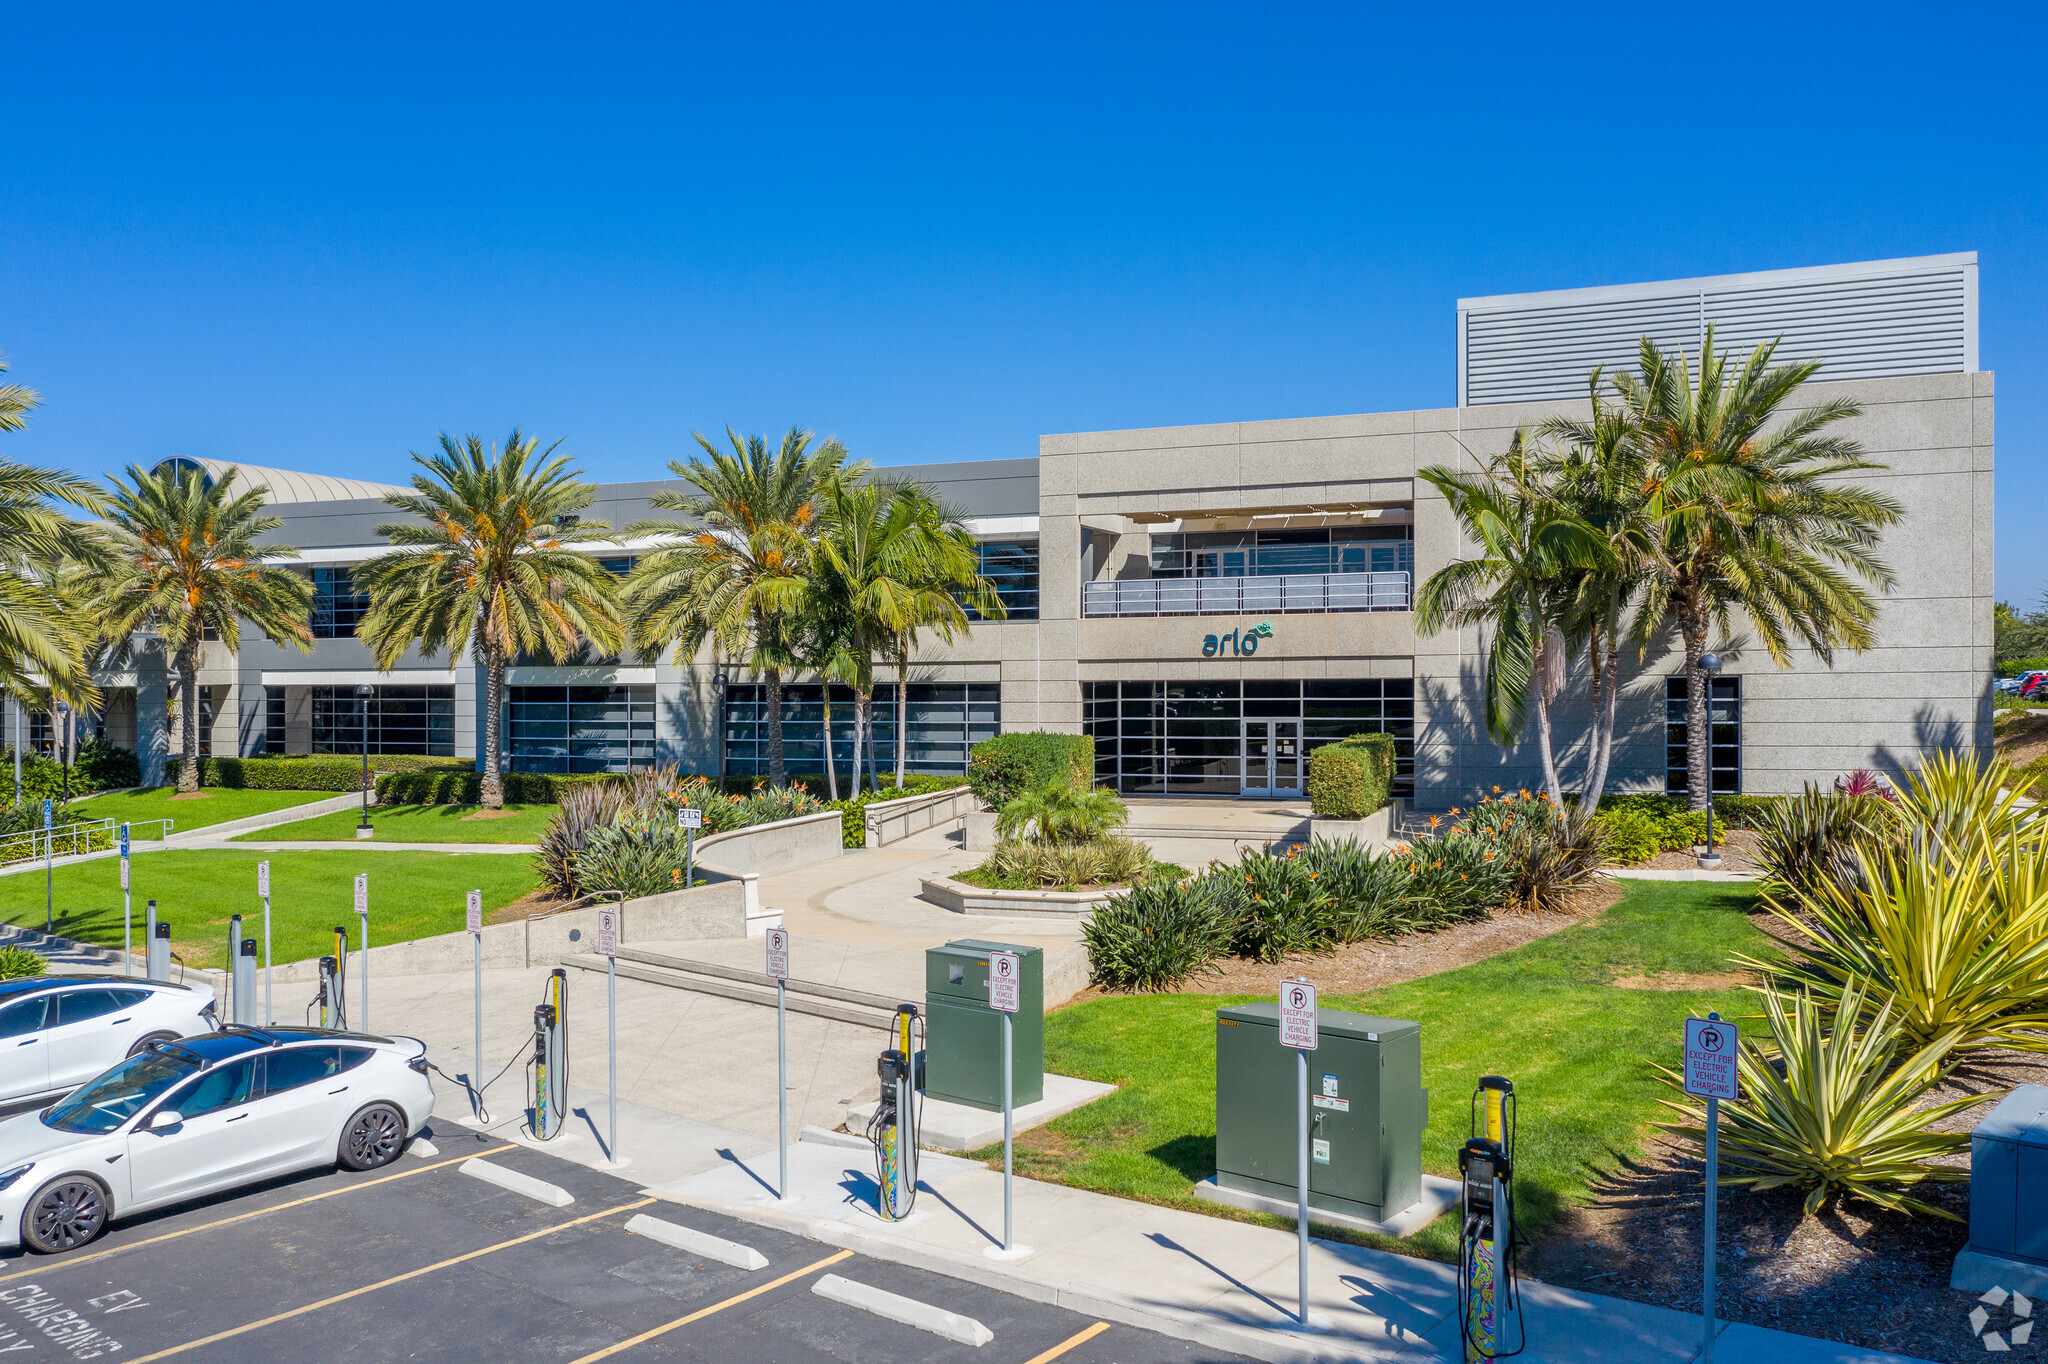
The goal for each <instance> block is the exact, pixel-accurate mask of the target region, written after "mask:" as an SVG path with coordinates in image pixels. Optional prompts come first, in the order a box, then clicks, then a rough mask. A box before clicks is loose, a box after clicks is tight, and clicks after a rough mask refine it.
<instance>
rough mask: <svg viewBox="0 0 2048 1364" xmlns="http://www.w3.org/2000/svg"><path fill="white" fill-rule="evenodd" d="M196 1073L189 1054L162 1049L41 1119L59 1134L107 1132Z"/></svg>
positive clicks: (82, 1091)
mask: <svg viewBox="0 0 2048 1364" xmlns="http://www.w3.org/2000/svg"><path fill="white" fill-rule="evenodd" d="M197 1069H199V1061H198V1059H197V1058H196V1057H193V1056H192V1055H190V1054H189V1053H187V1052H185V1051H183V1050H180V1049H177V1048H173V1047H163V1048H159V1049H158V1050H156V1051H146V1052H144V1053H143V1054H142V1055H140V1056H131V1057H129V1058H128V1059H127V1060H125V1061H123V1062H122V1063H121V1064H120V1065H118V1066H115V1067H114V1068H113V1069H112V1070H110V1071H108V1072H107V1073H106V1074H105V1075H102V1076H100V1078H99V1079H97V1080H94V1081H93V1082H92V1083H91V1084H88V1085H86V1086H85V1087H84V1088H83V1089H79V1090H75V1091H73V1093H72V1095H71V1097H70V1098H68V1099H66V1100H64V1102H62V1103H60V1104H58V1105H57V1106H56V1107H55V1108H52V1109H51V1110H50V1111H49V1112H48V1113H46V1114H44V1115H43V1121H44V1122H45V1123H47V1124H48V1125H49V1126H51V1127H54V1128H56V1129H57V1130H58V1131H60V1132H111V1131H113V1130H114V1129H115V1128H117V1127H119V1126H120V1125H121V1124H122V1123H124V1122H126V1121H128V1119H130V1118H132V1117H134V1116H135V1115H136V1114H137V1113H138V1112H140V1111H141V1110H142V1108H143V1106H144V1105H146V1104H148V1103H150V1102H151V1101H152V1100H154V1099H155V1098H156V1097H157V1095H159V1094H161V1093H163V1092H164V1091H165V1090H167V1089H169V1088H170V1087H171V1086H172V1085H174V1084H176V1083H178V1081H180V1080H182V1079H184V1078H185V1077H186V1076H187V1075H190V1074H191V1073H192V1072H193V1071H195V1070H197Z"/></svg>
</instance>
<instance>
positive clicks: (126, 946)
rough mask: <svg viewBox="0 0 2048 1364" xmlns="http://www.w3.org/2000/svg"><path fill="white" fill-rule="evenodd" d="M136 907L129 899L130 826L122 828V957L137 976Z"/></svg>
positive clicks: (131, 973)
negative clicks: (132, 923)
mask: <svg viewBox="0 0 2048 1364" xmlns="http://www.w3.org/2000/svg"><path fill="white" fill-rule="evenodd" d="M133 918H134V905H133V902H132V901H130V900H129V898H128V826H127V825H126V824H123V825H122V826H121V955H122V956H123V957H125V958H127V960H128V974H129V975H131V976H132V975H134V974H135V937H134V929H133V928H131V927H130V924H131V922H132V920H133Z"/></svg>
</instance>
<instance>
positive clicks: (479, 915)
mask: <svg viewBox="0 0 2048 1364" xmlns="http://www.w3.org/2000/svg"><path fill="white" fill-rule="evenodd" d="M469 931H470V932H472V933H481V932H483V931H484V893H483V892H482V891H480V890H473V891H471V892H470V893H469Z"/></svg>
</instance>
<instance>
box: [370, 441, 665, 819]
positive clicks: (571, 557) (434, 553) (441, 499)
mask: <svg viewBox="0 0 2048 1364" xmlns="http://www.w3.org/2000/svg"><path fill="white" fill-rule="evenodd" d="M560 444H561V442H560V441H557V442H556V443H555V444H554V445H550V446H549V447H548V448H547V449H545V450H541V449H539V445H540V442H539V441H538V440H534V439H530V438H528V437H525V436H522V435H521V434H520V433H519V431H518V430H516V429H515V430H514V431H513V432H512V434H511V435H509V436H507V437H506V438H505V444H504V445H503V446H502V447H493V448H490V449H486V448H485V446H484V443H483V441H482V440H481V439H479V438H478V437H476V436H470V437H467V438H466V439H465V440H463V441H461V442H459V443H458V442H457V441H455V440H454V439H453V438H452V437H450V436H447V435H445V434H444V435H443V436H442V437H441V453H439V454H437V455H432V456H427V455H417V454H416V455H414V456H413V462H414V463H416V464H418V465H419V466H420V468H421V469H422V470H423V472H421V473H416V474H414V475H413V476H412V486H413V491H412V492H410V493H392V494H391V495H389V496H387V497H386V498H385V499H384V501H385V503H386V504H387V505H389V506H391V507H393V508H395V509H396V510H398V511H402V512H407V513H410V514H411V515H412V516H414V517H417V518H418V521H417V522H404V521H400V522H392V523H390V524H388V525H382V526H379V527H377V533H378V534H379V535H382V536H384V537H385V538H386V539H387V540H389V541H390V542H391V545H392V549H391V551H390V552H389V553H388V554H383V555H380V556H379V557H377V558H375V559H372V560H370V561H369V562H368V563H366V564H364V565H362V566H361V567H359V568H357V569H356V570H355V575H354V576H355V580H356V582H357V584H358V585H359V586H360V587H361V589H362V591H363V592H365V593H366V594H367V595H368V596H369V598H370V606H369V609H368V610H367V611H366V612H365V613H364V615H363V619H362V623H361V625H360V626H359V627H358V629H359V632H360V633H361V635H362V637H363V638H364V639H365V640H367V641H368V642H369V645H370V647H371V649H372V651H373V654H374V657H375V658H376V661H377V666H378V668H380V669H382V670H384V671H387V672H388V671H389V670H391V669H392V668H395V667H397V666H398V662H399V660H400V659H401V658H403V657H404V656H405V651H406V650H407V649H409V648H411V647H412V646H413V645H414V644H417V645H419V647H420V649H421V651H422V652H424V653H427V654H435V653H438V652H440V651H441V650H442V649H443V648H446V649H447V650H448V653H449V656H450V657H451V658H453V657H457V656H459V655H461V654H462V653H463V652H465V651H473V653H474V655H475V657H476V658H477V659H478V660H479V661H480V662H482V664H483V665H484V775H483V783H482V786H483V790H482V798H483V805H484V808H485V809H487V810H499V809H503V808H504V805H505V782H504V778H503V775H502V774H503V770H504V768H503V753H502V750H503V744H504V736H503V716H504V704H505V669H506V667H507V666H508V665H509V664H510V663H511V661H512V659H513V658H514V657H515V656H517V655H519V654H521V653H545V654H546V655H547V656H548V657H550V658H552V659H554V660H555V661H556V662H561V661H563V660H566V659H568V658H569V657H570V656H572V655H574V654H575V653H576V652H577V651H578V650H580V649H582V648H583V647H584V646H585V645H586V644H590V645H595V646H597V647H598V648H599V649H601V650H603V651H604V652H606V653H611V652H614V651H616V650H617V649H618V648H619V647H620V646H621V644H622V643H623V642H624V630H623V627H622V625H621V623H620V620H619V610H618V587H617V580H616V579H615V578H613V576H612V575H611V573H610V572H608V571H607V570H606V569H605V568H604V567H603V566H602V565H600V564H599V563H598V561H597V560H596V559H595V558H593V557H591V556H590V555H589V554H587V553H582V552H579V551H578V550H577V549H576V548H575V546H577V545H584V544H589V543H591V542H593V541H601V540H604V539H606V538H608V532H609V531H610V529H611V528H610V527H609V526H607V525H606V524H605V523H603V522H601V521H580V520H579V519H578V518H577V517H576V516H575V513H576V512H578V511H580V510H582V509H583V508H584V507H587V506H589V505H590V503H591V500H592V498H593V496H594V490H593V489H592V487H591V485H590V484H588V483H579V482H577V481H576V476H575V473H574V471H572V470H571V469H570V468H569V458H568V456H566V455H563V456H560V457H557V456H556V455H555V451H556V449H557V448H559V446H560Z"/></svg>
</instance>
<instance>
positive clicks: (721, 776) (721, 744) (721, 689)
mask: <svg viewBox="0 0 2048 1364" xmlns="http://www.w3.org/2000/svg"><path fill="white" fill-rule="evenodd" d="M828 685H829V684H828ZM711 687H712V691H713V693H714V696H713V700H712V704H713V705H714V706H715V707H716V708H717V710H718V722H717V723H718V789H719V791H720V793H723V792H724V791H725V669H724V668H722V667H721V668H718V669H717V670H716V671H715V672H713V673H712V674H711ZM858 758H859V755H858V754H856V755H855V759H856V765H855V768H854V775H855V777H856V778H857V777H858V776H859V775H860V769H859V766H858ZM854 789H855V790H856V791H858V790H859V789H860V782H859V781H858V780H856V781H855V782H854Z"/></svg>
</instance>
